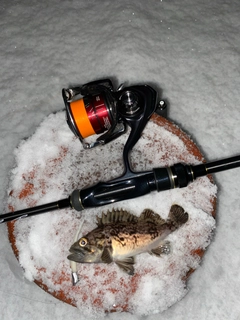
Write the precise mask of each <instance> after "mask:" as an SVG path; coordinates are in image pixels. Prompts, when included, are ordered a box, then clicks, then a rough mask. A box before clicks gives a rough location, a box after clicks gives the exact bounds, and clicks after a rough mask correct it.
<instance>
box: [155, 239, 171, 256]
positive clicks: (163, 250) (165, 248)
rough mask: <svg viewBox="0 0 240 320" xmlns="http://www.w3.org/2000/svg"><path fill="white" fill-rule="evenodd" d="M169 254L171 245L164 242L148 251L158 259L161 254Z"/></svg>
mask: <svg viewBox="0 0 240 320" xmlns="http://www.w3.org/2000/svg"><path fill="white" fill-rule="evenodd" d="M170 252H171V243H170V242H169V241H164V242H163V243H162V244H161V245H160V246H158V247H157V248H154V249H152V250H151V251H150V253H151V254H154V255H155V256H158V257H160V256H161V255H162V254H169V253H170Z"/></svg>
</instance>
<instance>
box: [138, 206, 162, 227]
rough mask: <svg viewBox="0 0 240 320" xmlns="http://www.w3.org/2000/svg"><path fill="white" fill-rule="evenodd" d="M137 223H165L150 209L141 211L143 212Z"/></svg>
mask: <svg viewBox="0 0 240 320" xmlns="http://www.w3.org/2000/svg"><path fill="white" fill-rule="evenodd" d="M139 221H146V222H147V221H148V222H153V223H157V224H163V223H165V222H166V221H165V220H164V219H163V218H161V217H160V215H159V214H157V213H156V212H154V211H153V210H151V209H145V210H143V212H142V213H141V215H140V217H139Z"/></svg>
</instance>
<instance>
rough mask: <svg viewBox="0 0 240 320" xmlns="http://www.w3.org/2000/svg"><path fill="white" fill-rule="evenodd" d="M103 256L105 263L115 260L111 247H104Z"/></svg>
mask: <svg viewBox="0 0 240 320" xmlns="http://www.w3.org/2000/svg"><path fill="white" fill-rule="evenodd" d="M101 258H102V262H104V263H111V262H112V261H113V259H112V255H111V252H110V249H109V248H104V249H103V253H102V256H101Z"/></svg>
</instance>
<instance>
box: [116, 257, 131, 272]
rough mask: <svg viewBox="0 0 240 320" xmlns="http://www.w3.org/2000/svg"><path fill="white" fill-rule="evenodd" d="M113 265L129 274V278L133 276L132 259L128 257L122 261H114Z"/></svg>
mask: <svg viewBox="0 0 240 320" xmlns="http://www.w3.org/2000/svg"><path fill="white" fill-rule="evenodd" d="M115 263H116V264H117V265H118V267H119V268H120V269H122V270H123V271H124V272H126V273H127V274H129V275H130V276H132V275H134V266H133V265H134V258H133V257H128V258H125V259H123V260H116V261H115Z"/></svg>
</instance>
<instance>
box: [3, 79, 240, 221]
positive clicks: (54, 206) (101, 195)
mask: <svg viewBox="0 0 240 320" xmlns="http://www.w3.org/2000/svg"><path fill="white" fill-rule="evenodd" d="M62 94H63V100H64V102H65V107H66V116H67V119H66V120H67V123H68V125H69V127H70V129H71V130H72V132H73V133H74V134H75V135H76V136H77V137H78V138H79V140H80V141H81V143H82V145H83V147H84V148H85V149H91V148H94V147H96V146H98V145H104V144H106V143H108V142H110V141H112V140H113V139H116V138H118V137H119V136H120V135H122V134H123V133H125V131H126V127H127V125H128V126H129V127H130V128H131V131H130V134H129V137H128V139H127V142H126V143H125V145H124V149H123V163H124V168H125V169H124V173H123V174H122V175H121V176H120V177H118V178H115V179H113V180H110V181H107V182H99V183H97V184H95V185H93V186H90V187H87V188H84V189H81V190H80V189H76V190H74V191H73V192H72V194H71V195H70V196H69V197H68V198H65V199H61V200H58V201H55V202H51V203H48V204H44V205H40V206H36V207H33V208H27V209H23V210H19V211H15V212H9V213H5V214H2V215H0V223H4V222H9V221H12V220H16V219H21V218H26V217H30V216H33V215H38V214H42V213H45V212H49V211H53V210H59V209H64V208H72V209H75V210H76V211H82V210H84V209H87V208H94V207H99V206H104V205H107V204H111V203H115V202H118V201H122V200H128V199H132V198H136V197H140V196H143V195H146V194H148V193H150V192H153V191H157V192H160V191H164V190H169V189H173V188H183V187H186V186H187V185H188V184H189V183H191V182H193V181H194V180H196V179H197V178H199V177H202V176H206V175H208V174H212V173H216V172H220V171H224V170H229V169H233V168H236V167H240V155H239V156H235V157H230V158H226V159H222V160H218V161H214V162H210V163H203V164H198V165H188V164H182V163H177V164H174V165H172V166H169V167H160V168H154V169H152V170H149V171H144V172H134V171H133V170H132V169H131V165H130V162H129V153H130V151H131V150H132V148H133V147H134V145H135V144H136V142H137V141H138V140H139V138H140V137H141V134H142V131H143V129H144V127H145V125H146V124H147V122H148V120H149V118H150V117H151V115H152V114H153V113H154V112H157V113H158V114H160V115H164V114H165V113H166V104H165V102H164V101H163V100H161V101H160V102H157V92H156V91H155V90H154V89H153V88H152V87H150V86H147V85H138V86H131V87H125V88H124V87H123V86H120V87H119V88H118V90H117V91H114V90H113V85H112V82H111V81H110V80H109V79H104V80H98V81H93V82H90V83H88V84H86V85H83V86H81V87H74V88H69V89H63V91H62ZM79 95H81V98H79ZM105 131H106V132H105ZM100 133H103V134H102V135H101V136H100V137H99V138H98V139H96V141H94V142H91V143H88V142H86V141H85V138H87V137H89V136H91V135H94V134H100Z"/></svg>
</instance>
